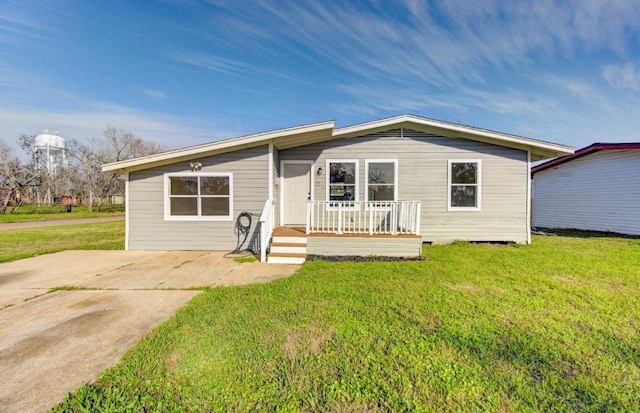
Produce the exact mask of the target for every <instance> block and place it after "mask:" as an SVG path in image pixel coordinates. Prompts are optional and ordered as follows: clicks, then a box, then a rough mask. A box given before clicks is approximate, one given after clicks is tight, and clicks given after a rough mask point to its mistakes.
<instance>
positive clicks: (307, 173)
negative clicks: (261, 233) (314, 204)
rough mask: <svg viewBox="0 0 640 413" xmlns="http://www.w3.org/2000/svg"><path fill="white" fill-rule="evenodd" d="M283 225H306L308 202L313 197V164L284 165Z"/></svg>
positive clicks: (285, 163)
mask: <svg viewBox="0 0 640 413" xmlns="http://www.w3.org/2000/svg"><path fill="white" fill-rule="evenodd" d="M282 169H283V171H282V176H283V178H284V179H283V183H282V187H283V188H282V209H283V210H282V223H283V224H284V225H306V223H307V200H308V199H309V197H310V195H311V192H310V191H311V164H308V163H288V162H283V164H282Z"/></svg>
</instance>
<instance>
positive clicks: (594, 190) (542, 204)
mask: <svg viewBox="0 0 640 413" xmlns="http://www.w3.org/2000/svg"><path fill="white" fill-rule="evenodd" d="M531 176H532V178H533V226H534V227H539V228H565V229H580V230H590V231H606V232H617V233H621V234H629V235H640V207H639V206H640V143H594V144H593V145H590V146H587V147H586V148H582V149H580V150H578V151H576V152H575V153H574V154H572V155H566V156H562V157H559V158H556V159H553V160H550V161H548V162H545V163H542V164H540V165H537V166H534V167H533V168H531Z"/></svg>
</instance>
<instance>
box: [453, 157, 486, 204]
mask: <svg viewBox="0 0 640 413" xmlns="http://www.w3.org/2000/svg"><path fill="white" fill-rule="evenodd" d="M480 175H481V162H480V160H450V161H449V196H448V198H449V210H450V211H479V210H480V189H481V188H480Z"/></svg>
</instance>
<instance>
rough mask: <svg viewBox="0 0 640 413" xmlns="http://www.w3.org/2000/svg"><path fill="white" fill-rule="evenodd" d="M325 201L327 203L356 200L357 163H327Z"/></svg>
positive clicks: (333, 161) (350, 161) (340, 161)
mask: <svg viewBox="0 0 640 413" xmlns="http://www.w3.org/2000/svg"><path fill="white" fill-rule="evenodd" d="M327 199H328V200H329V201H357V200H358V161H357V160H328V161H327Z"/></svg>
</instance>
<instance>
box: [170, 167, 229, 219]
mask: <svg viewBox="0 0 640 413" xmlns="http://www.w3.org/2000/svg"><path fill="white" fill-rule="evenodd" d="M184 176H193V177H220V176H224V177H228V178H229V215H219V216H211V215H205V216H200V215H171V202H170V198H169V188H170V180H169V178H172V177H184ZM198 205H199V204H198ZM164 219H165V221H231V220H233V173H229V172H175V173H173V172H168V173H165V174H164Z"/></svg>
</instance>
